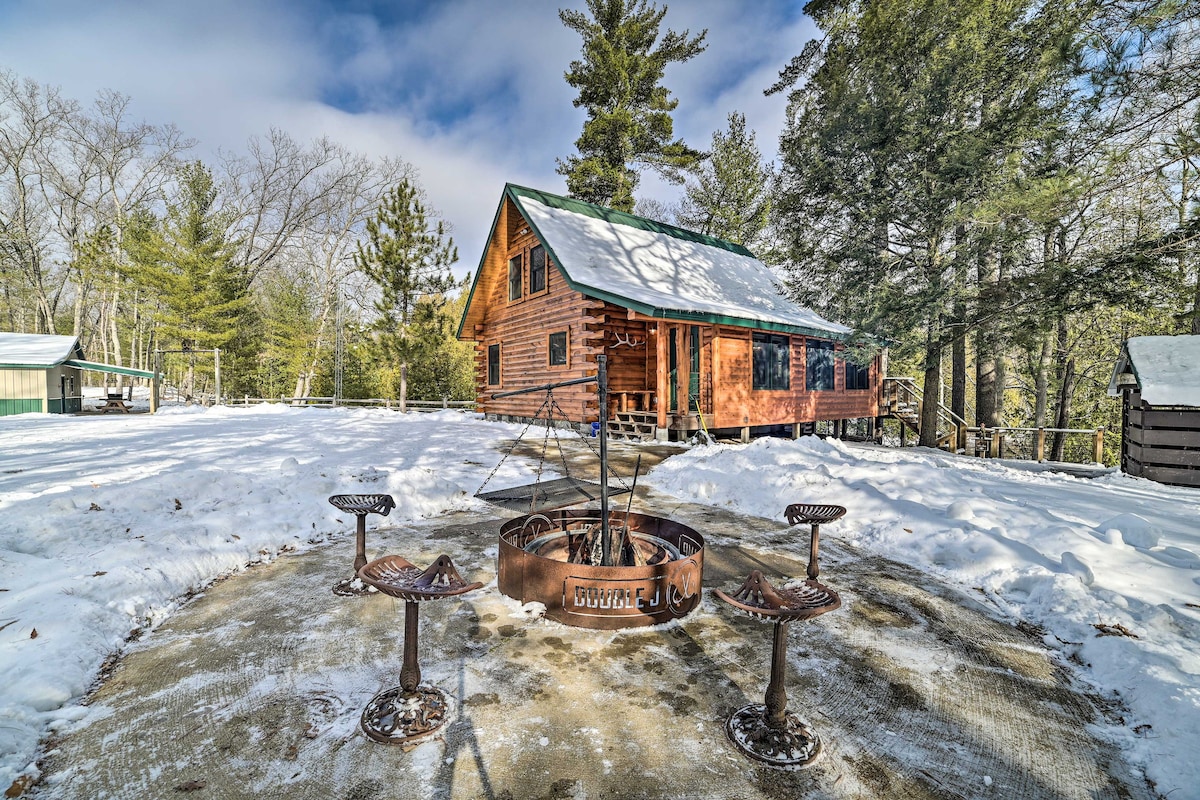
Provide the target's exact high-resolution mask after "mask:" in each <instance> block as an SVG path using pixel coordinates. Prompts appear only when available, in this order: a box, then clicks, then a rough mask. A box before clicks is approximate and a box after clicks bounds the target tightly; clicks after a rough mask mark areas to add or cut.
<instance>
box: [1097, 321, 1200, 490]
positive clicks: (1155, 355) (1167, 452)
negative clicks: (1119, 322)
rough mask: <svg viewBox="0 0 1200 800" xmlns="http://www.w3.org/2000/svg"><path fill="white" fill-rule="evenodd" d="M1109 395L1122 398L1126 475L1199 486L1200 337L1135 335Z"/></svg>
mask: <svg viewBox="0 0 1200 800" xmlns="http://www.w3.org/2000/svg"><path fill="white" fill-rule="evenodd" d="M1108 393H1109V394H1110V395H1112V396H1114V397H1116V396H1120V397H1121V406H1122V411H1121V430H1122V436H1121V471H1122V472H1126V473H1128V474H1130V475H1136V476H1140V477H1143V478H1149V479H1150V480H1153V481H1157V482H1159V483H1167V484H1172V485H1175V486H1196V487H1200V336H1136V337H1133V338H1131V339H1128V340H1126V341H1125V343H1124V344H1123V345H1122V346H1121V355H1120V356H1119V357H1118V358H1117V362H1116V365H1115V366H1114V367H1113V373H1112V378H1111V380H1110V381H1109V386H1108Z"/></svg>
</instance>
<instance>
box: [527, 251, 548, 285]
mask: <svg viewBox="0 0 1200 800" xmlns="http://www.w3.org/2000/svg"><path fill="white" fill-rule="evenodd" d="M544 291H546V248H544V247H542V246H541V245H540V244H539V245H538V246H536V247H534V248H533V249H531V250H530V251H529V293H530V294H536V293H538V292H544Z"/></svg>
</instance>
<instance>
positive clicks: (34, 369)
mask: <svg viewBox="0 0 1200 800" xmlns="http://www.w3.org/2000/svg"><path fill="white" fill-rule="evenodd" d="M83 370H91V371H95V372H112V373H119V374H122V375H130V376H134V377H138V378H151V379H152V378H153V377H154V373H153V372H147V371H146V370H139V369H130V368H128V367H115V366H112V365H109V364H98V363H95V362H91V361H85V360H84V359H83V348H82V347H80V346H79V338H78V337H76V336H52V335H44V334H37V333H4V332H0V417H4V416H9V415H11V414H28V413H31V412H33V413H46V414H71V413H74V412H77V411H81V410H82V409H83V381H82V379H81V375H80V373H81V372H82V371H83Z"/></svg>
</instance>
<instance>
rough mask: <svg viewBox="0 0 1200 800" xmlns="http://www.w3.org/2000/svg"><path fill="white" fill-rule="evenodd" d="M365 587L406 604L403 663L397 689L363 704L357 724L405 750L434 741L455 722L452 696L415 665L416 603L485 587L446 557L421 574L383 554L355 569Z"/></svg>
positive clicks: (376, 737) (383, 693)
mask: <svg viewBox="0 0 1200 800" xmlns="http://www.w3.org/2000/svg"><path fill="white" fill-rule="evenodd" d="M358 576H359V577H360V578H362V580H363V582H364V583H368V584H370V585H372V586H374V587H375V588H376V589H378V590H379V591H381V592H383V593H384V594H386V595H390V596H392V597H396V598H399V599H400V600H403V601H404V661H403V663H402V665H401V668H400V685H399V686H395V687H392V688H391V689H385V690H383V691H382V692H380V693H379V694H377V695H375V697H373V698H372V699H371V702H369V703H367V707H366V708H364V709H363V713H362V719H361V720H360V725H361V727H362V729H363V732H364V733H366V734H367V736H369V737H371V738H372V739H374V740H375V741H377V742H383V743H385V744H398V745H400V746H402V747H404V748H405V749H408V748H412V747H416V746H417V745H418V744H421V743H422V742H424V741H425V740H427V739H431V738H435V737H437V736H438V735H439V734H440V733H441V731H442V730H443V729H444V728H445V726H446V725H447V724H449V723H450V722H451V721H452V720H453V719H454V704H453V701H452V700H451V698H450V697H449V696H448V695H447V694H446V693H445V692H443V691H442V690H441V689H439V688H437V687H436V686H432V685H429V684H422V683H421V666H420V665H419V664H418V663H417V632H418V619H417V614H418V610H419V606H418V605H417V604H418V603H422V602H427V601H430V600H444V599H446V598H449V597H456V596H458V595H460V594H466V593H467V592H473V591H475V590H476V589H478V588H480V587H482V586H483V584H482V583H479V582H478V581H476V582H474V583H468V582H467V581H466V580H464V579H463V577H462V576H461V575H459V574H458V570H457V569H455V568H454V562H453V561H451V560H450V556H446V555H443V556H439V557H438V559H437V560H436V561H434V562H433V564H431V565H430V566H429V568H428V569H425V570H422V569H421V568H420V567H418V566H415V565H414V564H413V563H412V562H410V561H408V560H407V559H404V558H401V557H400V556H384V557H383V558H380V559H376V560H375V561H372V562H371V563H370V564H367V565H366V566H364V567H363V568H362V569H360V570H359V571H358Z"/></svg>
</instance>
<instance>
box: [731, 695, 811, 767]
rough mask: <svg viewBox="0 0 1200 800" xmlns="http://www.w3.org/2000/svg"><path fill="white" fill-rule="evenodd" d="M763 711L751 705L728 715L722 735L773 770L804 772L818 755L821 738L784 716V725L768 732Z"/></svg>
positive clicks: (756, 704) (754, 704) (794, 719)
mask: <svg viewBox="0 0 1200 800" xmlns="http://www.w3.org/2000/svg"><path fill="white" fill-rule="evenodd" d="M766 711H767V707H766V706H764V705H763V704H762V703H751V704H750V705H748V706H743V707H742V708H739V709H738V710H737V711H734V712H733V713H732V714H730V715H729V720H728V721H727V722H726V723H725V734H726V735H727V736H728V737H729V741H731V742H733V745H734V747H736V748H737V749H738V750H741V751H742V753H743V754H745V755H747V756H749V757H750V758H753V759H755V760H756V761H761V762H762V763H764V764H766V765H767V766H769V767H775V768H776V769H804V768H805V767H809V766H812V764H813V762H815V761H816V760H817V758H818V757H819V756H820V755H821V738H820V737H819V736H817V734H816V732H815V731H813V730H812V729H811V728H809V727H808V726H807V725H805V724H804V723H803V722H801V721H800V718H799V717H797V716H796V715H795V714H791V713H789V714H787V715H786V718H785V719H786V722H787V724H786V725H785V726H784V727H782V728H772V727H770V726H769V725H767V721H766Z"/></svg>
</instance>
